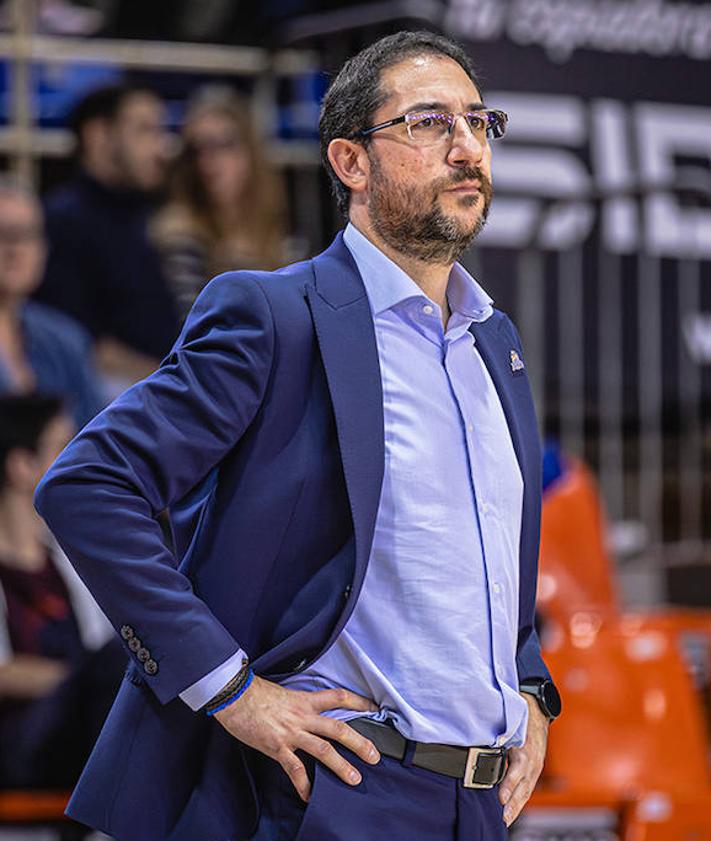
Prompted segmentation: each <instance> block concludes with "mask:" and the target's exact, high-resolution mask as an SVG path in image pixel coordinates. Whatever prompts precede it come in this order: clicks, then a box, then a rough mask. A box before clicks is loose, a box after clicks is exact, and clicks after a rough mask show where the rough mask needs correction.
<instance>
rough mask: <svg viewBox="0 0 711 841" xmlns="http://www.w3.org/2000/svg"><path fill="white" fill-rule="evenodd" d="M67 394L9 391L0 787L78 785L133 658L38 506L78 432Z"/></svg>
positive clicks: (0, 551)
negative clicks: (42, 487) (35, 501)
mask: <svg viewBox="0 0 711 841" xmlns="http://www.w3.org/2000/svg"><path fill="white" fill-rule="evenodd" d="M72 430H73V426H72V422H71V420H70V419H69V418H68V417H67V416H66V415H65V414H64V413H63V410H62V404H61V401H60V400H59V399H58V398H52V397H39V396H36V395H23V396H6V397H0V785H1V786H3V787H8V786H71V785H72V784H73V783H74V782H75V781H76V779H77V777H78V774H79V771H80V770H81V767H82V765H83V763H84V761H85V760H86V758H87V757H88V753H89V750H90V748H91V745H92V744H93V742H94V740H95V738H96V737H97V735H98V732H99V728H100V727H101V724H102V723H103V720H104V718H105V716H106V713H107V712H108V709H109V706H110V703H111V700H112V698H113V697H114V695H115V692H116V689H117V687H118V683H119V681H120V678H121V674H122V670H123V668H124V666H125V662H126V657H125V654H124V653H123V650H122V647H121V644H120V642H119V641H118V640H117V639H116V638H115V636H114V634H113V631H112V629H111V626H110V625H109V623H108V620H107V619H106V617H105V616H104V615H103V613H101V611H100V610H99V608H98V606H97V605H96V603H95V602H94V600H93V599H92V597H91V596H90V595H89V592H88V590H87V589H86V587H85V586H84V584H83V583H82V582H81V581H80V579H79V578H78V577H77V575H76V573H75V572H74V570H73V569H72V567H71V566H70V564H69V562H68V560H67V559H66V557H65V556H64V554H63V553H62V551H61V550H60V549H59V547H58V545H57V544H56V542H54V540H53V538H52V537H51V535H50V534H49V532H48V531H47V530H46V527H45V526H44V524H43V523H42V521H41V519H40V518H39V516H38V515H37V514H36V513H35V510H34V507H33V505H32V496H33V493H34V489H35V487H36V485H37V483H38V482H39V480H40V478H41V477H42V475H43V473H44V472H45V471H46V470H47V469H48V467H49V465H50V464H51V463H52V461H53V460H54V459H55V458H56V456H57V455H58V454H59V452H60V450H61V449H62V447H63V446H64V445H65V444H66V443H67V441H68V440H69V437H70V435H71V433H72Z"/></svg>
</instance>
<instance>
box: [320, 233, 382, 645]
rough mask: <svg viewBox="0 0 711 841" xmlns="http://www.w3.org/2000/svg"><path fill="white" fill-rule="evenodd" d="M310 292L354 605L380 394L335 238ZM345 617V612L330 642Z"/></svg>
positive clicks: (368, 317) (355, 279)
mask: <svg viewBox="0 0 711 841" xmlns="http://www.w3.org/2000/svg"><path fill="white" fill-rule="evenodd" d="M312 265H313V269H314V281H315V282H314V285H310V284H308V285H307V287H306V297H307V301H308V304H309V307H310V309H311V314H312V317H313V321H314V325H315V328H316V336H317V338H318V344H319V348H320V351H321V357H322V359H323V365H324V368H325V371H326V379H327V381H328V388H329V391H330V394H331V400H332V403H333V410H334V414H335V418H336V429H337V433H338V442H339V446H340V450H341V459H342V461H343V471H344V474H345V480H346V487H347V490H348V498H349V501H350V506H351V514H352V517H353V527H354V532H355V546H356V569H355V576H354V581H353V598H352V600H351V602H350V603H351V604H355V600H356V598H357V595H358V592H359V590H360V587H361V585H362V583H363V578H364V576H365V570H366V567H367V563H368V556H369V554H370V548H371V544H372V542H373V531H374V529H375V518H376V515H377V512H378V504H379V502H380V491H381V486H382V481H383V465H384V432H383V395H382V385H381V380H380V364H379V361H378V350H377V345H376V341H375V330H374V326H373V317H372V314H371V310H370V304H369V302H368V298H367V295H366V292H365V287H364V286H363V282H362V280H361V278H360V274H359V273H358V269H357V268H356V265H355V262H354V260H353V258H352V256H351V254H350V252H349V251H348V248H347V247H346V246H345V244H344V243H343V238H342V235H341V234H339V235H338V236H337V237H336V240H335V241H334V243H333V244H332V245H331V247H330V248H329V249H328V250H327V251H325V252H324V253H323V254H321V255H319V256H318V257H316V258H315V259H314V260H313V263H312ZM349 613H350V611H344V615H343V616H342V617H341V621H340V622H339V624H338V627H337V628H335V629H334V632H333V634H332V637H331V639H335V637H336V635H337V634H338V633H339V632H340V630H341V627H342V625H343V624H344V623H345V621H346V619H347V614H349Z"/></svg>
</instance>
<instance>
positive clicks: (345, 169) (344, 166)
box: [328, 137, 370, 193]
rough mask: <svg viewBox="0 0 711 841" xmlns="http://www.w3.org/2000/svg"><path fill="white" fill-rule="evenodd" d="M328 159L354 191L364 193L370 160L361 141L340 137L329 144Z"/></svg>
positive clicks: (343, 180) (337, 173) (347, 185)
mask: <svg viewBox="0 0 711 841" xmlns="http://www.w3.org/2000/svg"><path fill="white" fill-rule="evenodd" d="M328 160H329V161H330V163H331V166H332V167H333V171H334V172H335V173H336V175H337V176H338V177H339V178H340V179H341V181H342V182H343V183H344V184H345V185H346V187H348V189H349V190H350V191H351V192H352V193H362V192H364V191H365V189H366V188H367V186H368V178H369V176H370V161H369V160H368V155H367V153H366V151H365V148H364V147H363V146H362V145H361V144H360V143H354V142H353V141H352V140H345V139H344V138H342V137H338V138H336V139H335V140H332V141H331V142H330V143H329V144H328Z"/></svg>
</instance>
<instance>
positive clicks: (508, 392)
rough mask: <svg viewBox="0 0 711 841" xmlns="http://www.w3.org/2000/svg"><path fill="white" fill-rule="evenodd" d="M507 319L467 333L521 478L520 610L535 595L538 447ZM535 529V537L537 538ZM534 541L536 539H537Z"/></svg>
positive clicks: (492, 320)
mask: <svg viewBox="0 0 711 841" xmlns="http://www.w3.org/2000/svg"><path fill="white" fill-rule="evenodd" d="M505 324H506V319H505V318H504V317H503V316H502V315H500V314H497V315H495V316H492V317H491V318H488V319H487V320H486V321H483V322H480V323H478V324H477V323H474V324H472V325H471V327H470V330H471V332H472V333H473V334H474V338H475V339H476V345H477V348H478V349H479V353H480V354H481V357H482V359H483V360H484V364H485V365H486V367H487V370H488V371H489V374H490V375H491V379H492V380H493V381H494V386H495V388H496V391H497V394H498V395H499V400H501V406H502V408H503V410H504V415H505V416H506V422H507V424H508V427H509V432H510V434H511V441H512V443H513V448H514V451H515V453H516V459H517V460H518V464H519V468H520V469H521V475H522V477H523V510H522V516H521V552H520V565H521V569H520V577H519V584H520V589H519V608H522V607H523V606H524V605H525V604H527V602H528V600H529V596H530V595H531V594H530V593H529V590H530V589H531V588H532V590H533V593H534V594H535V587H536V567H535V557H534V558H533V560H534V563H533V564H532V565H531V558H530V557H529V555H530V553H529V552H528V551H525V549H526V546H527V545H528V544H527V541H528V540H529V539H530V537H531V534H533V531H532V529H533V526H534V523H537V520H538V516H539V513H538V512H539V503H540V490H541V488H540V475H541V471H540V445H539V439H538V426H537V424H536V416H535V411H534V408H533V402H532V399H531V392H530V388H529V385H528V379H527V377H526V375H525V372H520V373H519V374H514V372H513V371H512V369H511V356H510V354H511V350H512V349H514V348H515V343H514V342H512V339H511V336H509V334H508V331H506V330H503V329H502V328H503V327H504V325H505ZM537 528H538V527H537V525H536V526H535V533H536V535H537V533H538V532H537ZM536 540H537V538H536Z"/></svg>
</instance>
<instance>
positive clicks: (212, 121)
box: [0, 0, 711, 841]
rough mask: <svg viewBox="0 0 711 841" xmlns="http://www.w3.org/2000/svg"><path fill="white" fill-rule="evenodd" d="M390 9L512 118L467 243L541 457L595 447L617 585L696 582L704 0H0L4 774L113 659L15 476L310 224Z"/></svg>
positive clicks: (710, 60)
mask: <svg viewBox="0 0 711 841" xmlns="http://www.w3.org/2000/svg"><path fill="white" fill-rule="evenodd" d="M402 28H429V29H434V30H437V31H440V32H444V33H446V34H449V35H451V36H453V37H455V38H456V39H458V40H460V41H462V42H463V43H465V44H466V45H467V47H468V48H469V49H470V52H471V54H472V56H473V58H474V61H475V64H476V65H477V67H478V68H479V70H480V75H481V78H482V79H483V83H484V93H485V99H486V101H487V103H488V104H490V105H491V106H493V107H499V108H503V109H504V110H506V111H507V112H508V113H509V116H510V123H509V126H510V130H509V133H508V134H507V137H506V138H505V139H504V140H503V141H501V142H500V143H497V146H496V149H495V151H494V188H495V200H494V204H493V209H492V213H491V216H490V219H489V222H488V224H487V227H486V228H485V230H484V232H483V234H482V235H481V237H480V238H479V240H477V242H476V243H475V245H474V247H473V248H472V249H471V250H470V252H469V253H467V254H466V255H465V258H464V262H465V265H466V266H467V268H468V269H469V270H470V271H472V273H473V274H474V275H475V276H476V277H477V278H478V279H479V280H480V282H481V283H482V284H483V286H484V287H485V288H486V289H487V290H488V291H489V292H490V294H491V295H492V297H493V298H494V299H495V301H496V302H497V305H498V306H499V307H501V308H502V309H505V310H506V311H508V312H509V313H510V314H511V315H512V317H513V318H514V320H515V321H516V322H517V324H518V326H519V329H520V331H521V333H522V336H523V340H524V346H525V348H526V351H527V355H526V359H525V364H526V367H527V370H528V373H529V377H530V378H531V381H532V386H533V389H534V396H535V399H536V403H537V408H538V412H539V418H540V422H541V428H542V433H543V436H544V438H545V440H546V442H547V445H548V450H547V454H548V455H547V457H548V461H547V465H548V468H550V470H549V473H550V475H549V479H550V481H551V482H553V480H554V479H555V478H556V477H559V476H561V475H563V474H565V472H566V470H567V469H571V470H572V469H573V468H572V467H571V465H583V464H584V465H587V468H586V469H587V470H588V471H589V475H590V477H594V478H591V481H594V488H595V490H594V493H595V494H596V499H597V500H598V501H599V504H600V511H601V512H604V515H599V516H604V518H605V519H604V522H603V521H602V520H600V523H599V528H600V529H601V530H603V531H604V534H602V535H601V538H600V539H601V540H603V543H604V550H603V549H601V550H600V551H601V552H603V551H604V553H606V555H605V557H606V558H608V557H609V564H610V567H609V569H607V568H606V572H605V575H607V576H608V577H609V581H610V582H614V589H615V592H616V593H618V594H619V602H620V603H621V604H622V605H623V606H624V607H625V608H629V609H637V610H643V609H645V610H646V609H649V608H656V607H658V606H659V605H663V604H666V605H670V604H672V605H674V604H675V605H678V606H681V607H691V608H696V609H698V610H700V611H703V609H705V608H711V103H710V101H709V90H710V89H711V3H708V2H701V0H697V2H683V3H682V2H673V0H669V1H668V2H666V1H665V0H616V2H598V0H570V1H569V2H560V0H529V1H528V2H520V0H400V1H399V2H397V1H396V0H392V2H388V0H377V2H376V1H375V0H372V1H371V2H355V0H341V2H336V1H335V0H331V1H330V2H327V1H326V0H261V2H259V3H256V2H251V0H250V1H249V2H245V0H200V2H197V0H151V2H149V3H137V2H132V0H5V2H2V3H0V169H1V170H2V173H3V174H2V175H0V788H2V787H7V786H15V787H19V786H45V787H52V786H55V787H56V786H59V787H62V786H64V787H68V786H71V784H72V782H73V780H74V779H76V774H77V773H78V768H79V767H80V765H81V761H82V758H83V757H84V756H85V755H86V751H87V750H88V746H89V745H90V744H91V741H92V739H93V736H94V735H95V733H96V730H97V728H98V727H99V726H100V722H101V720H102V717H103V715H104V714H105V712H106V709H107V708H108V704H109V703H110V699H111V697H112V695H113V692H114V690H115V686H116V683H117V681H118V680H119V679H120V676H121V671H122V662H121V656H120V650H117V649H116V644H115V643H114V641H113V639H112V635H111V631H110V629H109V628H108V627H107V626H106V624H105V620H103V617H102V616H101V615H100V614H99V613H98V612H97V611H96V610H95V606H93V603H92V601H91V599H90V597H89V596H88V594H87V593H86V591H84V590H83V589H82V586H81V583H80V582H77V581H76V579H75V578H74V577H73V574H72V572H71V569H70V568H69V567H68V566H67V564H66V559H65V558H63V557H62V555H61V551H60V550H59V549H58V547H57V546H56V544H54V543H53V541H52V540H51V537H50V536H49V535H48V534H47V533H46V532H45V531H44V529H43V528H42V525H41V523H39V522H38V520H37V519H36V518H35V515H34V513H33V509H32V492H33V489H34V486H35V485H36V483H37V481H38V480H39V477H40V476H41V475H42V473H43V471H44V470H45V469H46V468H47V466H48V465H49V464H50V463H51V460H52V458H53V457H54V456H55V455H56V454H57V453H58V451H59V449H60V448H61V446H63V444H64V443H65V442H66V441H67V440H68V439H69V437H70V436H71V435H72V434H73V431H74V430H76V429H77V428H79V427H81V426H82V425H83V424H85V423H86V422H87V421H88V420H90V419H91V417H92V416H93V415H94V414H95V413H96V412H97V411H99V410H100V409H101V407H102V406H104V405H105V404H106V403H107V402H108V401H109V400H111V399H112V398H113V397H114V396H116V395H117V394H118V393H120V392H121V391H122V390H123V389H125V388H126V387H128V386H129V385H130V384H131V383H133V382H135V381H137V380H139V379H141V378H143V377H145V376H147V375H148V374H149V373H150V372H151V371H152V370H154V369H155V367H156V366H157V365H158V364H159V362H160V360H161V358H162V357H164V356H165V355H166V354H167V353H168V351H169V350H170V348H171V346H172V344H173V342H174V341H175V339H176V337H177V335H178V333H179V330H180V326H181V323H182V321H183V319H184V318H185V315H186V313H187V311H188V310H189V308H190V307H191V305H192V303H193V301H194V300H195V298H196V296H197V295H198V294H199V292H200V290H201V288H202V287H203V286H204V285H205V283H206V282H208V281H209V279H210V278H211V277H213V276H214V275H216V274H218V273H219V272H221V271H225V270H228V269H234V268H259V269H272V268H275V267H277V266H279V265H283V264H284V263H286V262H290V261H294V260H298V259H304V258H307V257H309V256H311V255H312V254H314V253H316V252H317V251H318V250H320V249H321V248H322V247H324V246H325V245H326V244H327V243H328V242H329V241H330V239H331V237H332V235H333V233H334V232H335V231H336V230H337V229H338V228H339V227H340V226H341V224H342V220H341V219H339V217H338V215H337V213H336V210H335V208H334V206H333V203H332V201H331V199H330V196H329V190H328V185H327V180H326V177H325V174H324V173H323V172H322V170H321V167H320V163H319V146H318V131H317V123H318V110H319V103H320V99H321V97H322V95H323V93H324V91H325V89H326V87H327V85H328V80H329V76H330V74H331V73H332V72H333V71H335V70H337V69H338V67H339V66H340V64H341V63H342V61H343V60H344V59H345V58H346V57H348V56H349V55H350V54H352V53H353V52H354V51H356V50H357V49H358V48H360V47H361V46H363V45H364V44H366V43H369V42H371V41H372V40H374V39H375V38H377V37H379V36H380V35H383V34H386V33H388V32H392V31H395V30H397V29H402ZM551 465H552V466H551ZM575 469H577V468H575ZM595 516H598V515H595ZM564 518H565V515H564ZM581 528H582V526H581ZM598 536H599V535H598ZM573 545H574V541H573ZM574 552H575V550H574V549H573V553H574ZM572 568H574V559H572V560H571V569H572ZM568 572H569V574H571V575H573V577H574V569H573V571H572V572H571V570H568ZM608 583H609V582H608ZM610 587H612V585H611V584H610ZM616 598H617V596H616ZM598 607H599V605H598ZM576 615H578V614H576ZM710 627H711V626H710ZM697 631H698V628H697ZM702 637H703V634H701V635H700V636H699V634H698V633H697V640H696V642H695V645H696V649H695V654H694V657H693V672H694V675H695V679H696V681H697V685H698V686H701V687H702V688H703V687H705V691H707V690H708V684H709V679H708V672H709V664H710V663H711V656H709V653H710V652H711V647H709V646H708V643H703V644H702V643H700V642H699V641H698V640H699V639H702ZM704 645H706V646H707V647H706V648H704V647H703V646H704ZM700 646H701V647H700ZM68 676H71V680H68ZM89 685H91V686H93V687H96V689H95V691H93V692H92V693H90V694H91V697H92V698H93V702H92V704H91V706H90V708H88V707H86V705H85V703H84V702H83V701H82V700H80V699H85V698H86V696H87V693H86V691H85V688H86V686H89ZM564 697H565V692H564ZM30 733H32V734H34V735H33V737H32V738H29V737H28V734H30ZM48 746H49V747H48ZM48 757H49V758H48ZM58 757H62V759H61V761H57V758H58ZM710 790H711V789H710ZM0 811H1V810H0ZM531 837H534V836H531ZM536 837H538V836H536ZM541 837H543V836H541ZM551 837H552V836H551ZM591 837H592V836H591ZM600 837H603V836H600ZM605 837H606V838H607V837H608V836H605ZM609 837H612V836H609ZM615 837H616V836H615ZM635 837H637V836H635ZM639 837H640V838H641V837H642V836H639ZM670 837H671V836H670ZM689 837H691V836H689ZM694 837H696V836H694ZM704 837H705V836H703V837H702V836H701V835H699V836H698V839H699V841H703V838H704ZM709 837H710V838H711V836H709ZM645 838H646V836H645ZM681 839H682V836H681V835H679V836H678V837H674V839H673V841H681Z"/></svg>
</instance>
